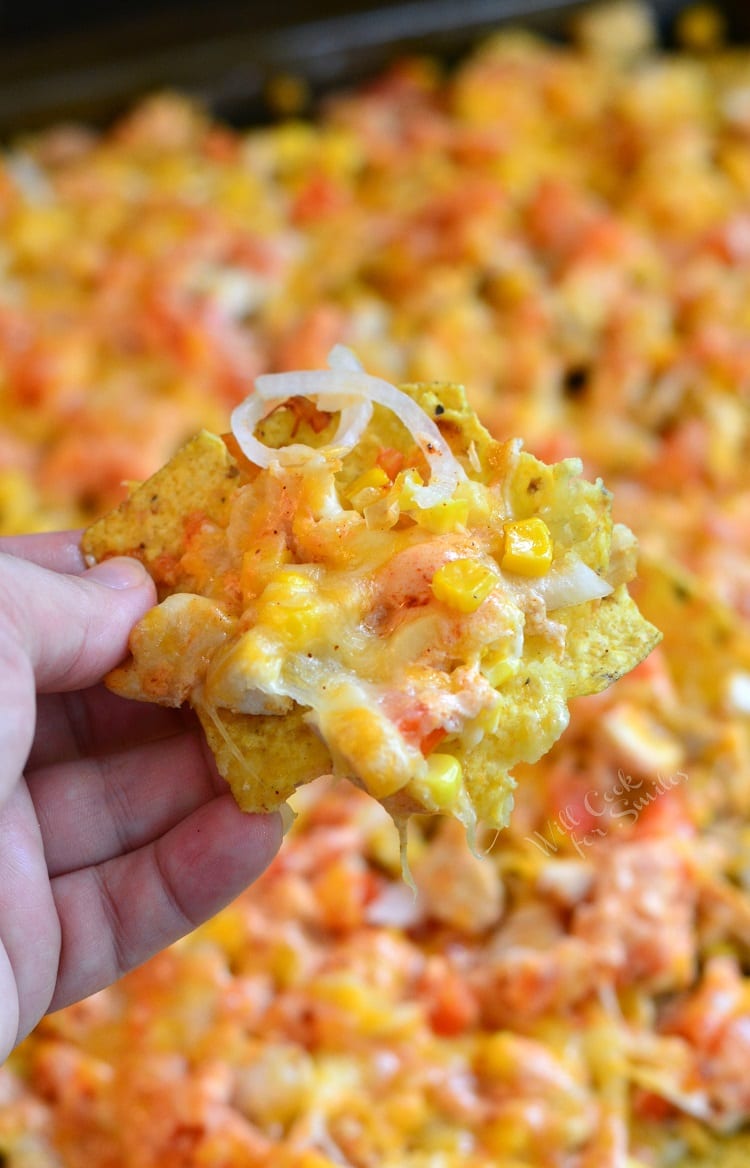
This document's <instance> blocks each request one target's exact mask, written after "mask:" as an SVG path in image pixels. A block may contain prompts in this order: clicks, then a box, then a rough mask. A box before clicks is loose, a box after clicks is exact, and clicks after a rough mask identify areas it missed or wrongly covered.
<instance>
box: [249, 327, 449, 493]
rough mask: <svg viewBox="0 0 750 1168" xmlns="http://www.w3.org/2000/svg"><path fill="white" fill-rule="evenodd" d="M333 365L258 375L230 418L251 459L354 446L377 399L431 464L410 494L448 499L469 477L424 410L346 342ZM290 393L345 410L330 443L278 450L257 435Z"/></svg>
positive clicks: (261, 461) (282, 458)
mask: <svg viewBox="0 0 750 1168" xmlns="http://www.w3.org/2000/svg"><path fill="white" fill-rule="evenodd" d="M329 363H330V364H331V365H332V366H333V367H332V368H330V369H314V370H304V371H301V372H298V373H272V374H264V375H263V376H261V377H258V378H257V379H256V382H255V389H256V393H255V394H254V395H251V396H250V397H248V398H246V399H245V401H244V402H242V403H241V404H240V405H239V406H237V408H236V409H235V410H234V412H233V413H232V420H231V424H232V432H233V433H234V436H235V438H236V439H237V442H238V443H239V445H240V448H241V449H242V451H243V453H244V454H245V455H246V456H247V458H249V459H250V461H251V462H254V463H256V464H257V465H258V466H262V467H267V466H270V465H271V464H272V463H274V462H276V463H282V462H283V463H286V464H288V463H290V462H293V461H299V460H304V459H306V458H310V457H311V456H312V455H313V454H315V453H317V454H320V453H321V451H324V450H326V449H328V450H332V449H337V450H338V449H343V450H351V449H352V447H353V446H354V445H355V444H356V443H357V441H358V440H359V438H360V437H361V435H362V433H363V431H364V429H365V427H366V426H367V423H368V422H369V420H370V416H371V414H372V405H373V402H377V403H378V404H379V405H382V406H385V408H386V409H389V410H391V411H392V412H393V413H394V414H395V415H396V417H397V418H398V419H399V420H400V421H401V422H402V423H403V425H404V426H405V427H406V429H407V430H408V431H409V433H410V434H411V435H412V437H413V438H414V441H415V442H416V443H417V445H418V446H419V447H420V449H421V451H422V453H423V454H424V456H425V458H426V460H427V462H428V465H429V467H430V481H429V483H427V484H425V485H422V486H419V487H416V488H414V489H413V492H412V496H413V498H414V502H415V503H416V504H417V506H418V507H420V508H425V507H434V506H436V505H437V504H438V503H442V502H445V501H446V500H447V499H450V498H451V496H452V495H453V492H454V491H455V489H456V487H457V485H458V483H459V482H461V481H462V480H463V479H465V477H466V476H465V474H464V471H463V468H462V467H461V465H460V463H459V462H458V461H457V459H456V458H455V456H454V454H453V452H452V450H451V449H450V447H449V446H448V444H447V442H446V441H445V439H444V438H443V436H442V434H441V433H440V431H439V429H438V428H437V426H436V425H435V423H434V422H433V421H432V419H431V418H429V417H428V416H427V414H426V413H425V412H424V410H423V409H421V408H420V406H418V405H417V403H416V402H414V401H412V399H411V398H410V397H408V395H407V394H405V393H402V392H401V390H399V389H396V387H395V386H394V385H391V384H390V383H389V382H387V381H383V380H382V379H381V378H379V377H372V376H370V374H368V373H365V372H364V371H363V370H362V369H361V368H360V367H359V362H358V361H357V358H356V357H355V356H354V354H353V353H350V352H349V351H348V350H347V349H344V348H343V346H340V345H337V346H336V347H335V349H333V350H332V351H331V354H330V357H329ZM291 397H309V398H314V399H315V400H316V403H317V404H320V405H322V408H323V409H325V408H326V406H328V408H329V409H330V410H331V411H334V410H341V417H340V419H339V426H338V430H337V432H336V435H335V436H334V438H333V440H332V442H331V443H330V445H329V446H328V447H320V448H318V450H317V451H316V450H315V449H314V448H313V447H309V446H303V445H301V444H299V445H290V446H287V447H283V448H281V449H279V450H275V449H273V448H271V447H269V446H266V445H265V444H264V443H262V442H260V441H259V440H258V439H257V438H256V437H255V433H254V432H255V428H256V426H257V425H258V423H259V422H260V421H261V420H262V419H263V418H264V417H265V416H266V415H267V414H268V413H270V412H271V410H273V409H275V408H276V406H277V405H280V404H281V403H282V402H284V401H287V400H288V399H289V398H291ZM352 399H354V400H352Z"/></svg>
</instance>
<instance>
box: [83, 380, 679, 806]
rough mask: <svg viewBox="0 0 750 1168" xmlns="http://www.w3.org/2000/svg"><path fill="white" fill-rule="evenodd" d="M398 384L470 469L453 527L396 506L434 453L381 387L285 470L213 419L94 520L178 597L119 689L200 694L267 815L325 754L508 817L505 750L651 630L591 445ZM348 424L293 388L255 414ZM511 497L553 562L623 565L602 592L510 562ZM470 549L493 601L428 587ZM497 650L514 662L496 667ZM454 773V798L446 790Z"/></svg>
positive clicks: (101, 546) (375, 786)
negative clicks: (495, 419) (215, 429)
mask: <svg viewBox="0 0 750 1168" xmlns="http://www.w3.org/2000/svg"><path fill="white" fill-rule="evenodd" d="M405 391H406V392H408V394H409V395H410V396H411V397H412V398H413V399H414V400H416V401H417V402H418V403H419V405H420V406H421V407H422V409H423V411H424V413H425V414H426V415H427V416H428V417H429V418H431V419H433V420H434V422H435V423H436V424H437V426H438V428H439V430H440V433H441V435H442V436H443V438H444V440H445V441H446V442H447V444H448V446H449V447H450V450H451V451H452V453H453V456H454V457H455V458H456V459H457V460H458V462H459V463H460V465H461V467H462V468H463V471H464V472H465V475H466V477H467V485H466V487H465V488H464V487H461V486H459V487H457V488H456V489H455V490H456V495H455V498H456V499H457V500H459V497H460V499H463V502H460V500H459V504H458V512H460V518H459V519H458V520H457V521H456V524H455V525H454V526H453V527H451V526H450V525H449V526H448V527H447V528H444V527H443V526H441V522H442V521H441V520H440V519H439V520H438V521H437V522H436V524H435V525H433V524H432V521H430V522H429V523H428V522H427V521H426V520H425V518H424V517H423V516H422V514H421V513H420V514H417V513H416V512H415V511H414V509H413V506H414V505H413V504H411V506H412V510H411V511H410V510H409V506H410V504H409V503H408V502H406V503H404V499H405V498H406V496H405V495H404V493H403V492H404V490H405V487H404V484H405V483H406V482H407V480H406V479H405V478H404V474H407V472H408V474H411V475H414V474H419V475H421V476H422V478H423V479H424V478H426V477H428V476H429V473H430V472H429V467H428V466H427V464H426V460H425V458H424V456H423V453H422V450H421V449H420V447H419V446H418V445H417V444H415V439H414V436H413V435H412V434H411V433H410V432H409V430H407V428H406V426H405V425H404V423H403V422H402V421H401V420H400V419H399V417H397V416H396V415H395V414H394V413H392V412H391V411H389V410H387V409H385V408H384V407H383V406H381V405H378V404H376V405H375V406H374V410H373V415H372V419H371V421H370V423H369V425H368V426H367V428H366V429H365V431H364V432H363V434H362V435H361V437H360V439H359V441H358V442H357V443H356V445H355V446H354V447H353V448H352V449H351V450H349V451H348V452H347V453H346V454H345V456H341V455H340V454H339V455H337V456H336V457H333V456H331V457H329V458H328V459H326V457H323V456H322V455H316V456H315V457H314V458H313V457H310V459H309V460H308V461H305V462H304V464H300V465H297V464H294V465H291V466H290V467H285V466H283V465H282V464H280V463H274V464H272V466H271V467H270V468H269V469H268V470H265V471H262V470H259V468H257V467H255V466H254V465H252V464H251V463H249V462H248V461H247V459H246V458H245V457H244V455H243V454H242V452H241V451H240V449H239V448H238V446H237V444H236V443H235V442H234V440H233V439H232V438H231V437H230V438H228V439H227V440H226V441H224V440H222V439H220V438H217V437H215V436H213V435H209V434H207V433H202V434H199V435H198V436H197V437H196V438H194V439H193V440H192V441H191V442H189V443H188V444H187V445H186V446H185V447H183V449H182V450H181V451H179V452H178V453H177V454H176V455H175V457H174V458H173V459H172V460H171V462H170V463H168V464H167V466H165V467H164V468H163V469H162V470H160V471H159V472H158V473H157V474H156V475H155V476H154V477H153V478H152V479H150V480H149V481H148V482H146V483H143V484H141V485H140V486H138V487H136V488H135V489H134V491H133V492H132V494H131V495H130V497H129V499H127V500H126V501H125V502H124V503H123V504H121V506H120V507H119V508H118V509H117V510H116V511H115V512H113V513H112V514H111V515H109V516H105V517H104V518H103V519H101V520H99V522H98V523H96V524H94V525H93V526H92V527H91V528H90V529H89V530H88V531H87V532H86V534H85V536H84V540H83V550H84V553H85V555H86V556H87V558H88V559H89V560H90V561H94V560H98V559H101V558H103V557H105V556H107V555H115V554H132V555H136V556H138V557H139V558H140V559H141V560H142V561H143V562H144V563H145V564H146V566H147V567H148V569H149V571H150V572H151V573H152V575H153V576H154V579H155V580H156V582H157V585H158V589H159V595H160V599H161V601H162V603H161V604H160V605H159V606H158V607H157V608H156V609H154V610H153V611H152V612H151V613H149V614H148V615H147V616H146V617H145V618H144V619H143V621H142V622H141V623H140V624H139V625H138V626H137V627H136V629H135V630H134V632H133V634H132V637H131V646H130V647H131V657H130V659H129V660H128V661H126V662H125V663H124V664H123V665H122V666H120V667H119V668H118V669H116V670H114V671H113V672H112V674H110V676H109V679H108V683H109V685H110V686H111V688H113V689H114V690H115V691H116V692H118V693H120V694H123V695H125V696H128V697H136V698H140V699H142V700H149V701H158V702H162V703H164V704H173V705H174V704H180V703H181V702H183V701H188V702H190V703H191V704H192V705H193V706H194V708H195V709H196V710H197V712H198V714H199V717H200V719H201V722H202V725H203V728H204V730H205V733H206V736H207V739H208V742H209V744H210V746H211V749H212V751H213V752H214V754H215V756H216V760H217V764H218V767H219V770H220V771H221V773H222V774H223V775H224V776H225V777H226V778H227V780H228V782H229V783H230V786H231V788H232V790H233V792H234V794H235V797H236V798H237V801H238V803H239V805H240V806H241V807H243V808H244V809H246V810H249V811H270V810H273V809H275V808H277V807H279V806H281V805H282V804H283V803H284V802H285V801H286V800H287V798H288V797H289V796H290V795H291V794H292V793H293V791H294V790H295V789H296V788H297V787H298V786H299V785H300V784H302V783H305V782H308V781H310V780H311V779H313V778H315V777H317V776H318V775H320V774H324V773H331V772H332V773H336V774H342V775H346V776H347V777H349V778H352V779H353V781H355V782H357V783H359V784H360V785H362V786H364V787H365V788H366V789H367V790H369V791H370V793H372V794H373V795H374V796H375V797H376V798H379V799H380V800H381V801H382V802H383V803H384V804H385V806H387V807H388V808H389V810H390V811H391V813H392V814H393V815H394V816H396V817H403V816H405V815H407V814H409V813H411V812H413V811H419V812H435V811H440V812H446V813H450V814H454V815H456V817H457V818H460V819H462V821H463V822H464V823H465V824H466V825H467V827H470V826H472V825H473V823H475V822H476V820H477V819H480V820H482V821H485V822H487V823H489V824H491V825H494V826H497V827H501V826H503V825H504V824H505V823H507V820H508V816H509V814H510V808H511V806H512V791H513V787H514V780H513V777H512V770H513V768H514V767H515V766H516V765H517V764H518V763H520V762H534V761H536V760H537V759H538V758H539V757H541V755H543V754H544V753H545V752H546V751H547V750H549V748H550V747H551V746H552V744H553V743H554V742H555V740H556V739H557V738H558V737H559V736H560V734H561V733H562V732H563V730H564V729H565V726H566V725H567V721H568V701H569V699H570V698H571V697H574V696H578V695H580V694H585V693H594V692H597V691H599V690H601V689H603V688H604V687H606V686H607V685H610V684H611V683H612V682H613V681H615V680H616V679H617V678H618V677H620V676H622V674H623V673H625V672H627V671H628V670H630V669H632V668H633V667H634V666H635V665H636V664H637V663H638V662H639V661H640V660H642V658H643V657H644V656H645V655H646V654H647V653H648V652H649V650H650V649H651V648H652V647H653V646H654V645H655V644H656V642H657V641H658V640H659V633H658V632H657V630H656V629H655V628H654V627H653V626H652V625H651V624H649V623H648V622H647V621H646V620H645V619H644V618H643V617H642V616H641V614H640V613H639V611H638V608H637V607H636V605H635V603H634V601H633V600H632V599H631V597H630V596H629V594H628V591H627V588H626V579H627V577H628V575H629V574H632V563H633V560H634V557H633V556H630V555H626V556H624V557H620V559H621V563H620V564H619V567H618V565H617V564H616V562H615V561H616V559H617V555H616V547H617V546H618V539H619V536H618V538H615V535H614V532H615V529H614V528H613V524H612V519H611V496H610V493H609V492H608V491H607V490H606V488H605V487H604V486H603V485H602V483H601V482H596V483H590V482H587V481H586V480H585V479H583V478H582V477H581V465H580V463H579V462H578V461H577V460H575V459H567V460H565V461H564V462H561V463H558V464H556V465H554V466H547V465H545V464H544V463H542V462H540V461H539V460H538V459H536V458H534V457H533V456H532V455H531V454H528V453H526V452H524V451H523V450H522V449H521V447H520V443H519V442H518V441H507V442H498V441H496V440H494V439H493V438H492V437H491V436H490V435H489V434H488V432H487V431H486V430H485V429H484V427H483V426H482V425H481V423H480V422H479V420H478V419H477V417H476V415H475V414H474V413H473V412H472V410H471V409H470V408H469V406H468V404H467V401H466V397H465V395H464V392H463V390H462V389H461V388H460V387H459V386H454V385H437V384H434V385H422V386H408V387H405ZM332 431H333V427H332V424H331V419H330V416H329V415H327V414H325V413H323V412H322V411H320V410H318V409H317V408H316V407H315V406H313V405H312V403H311V402H309V401H306V400H305V401H303V402H302V404H300V402H299V400H298V399H291V400H290V402H288V403H287V404H286V405H284V406H282V407H281V408H279V409H277V410H276V411H275V412H274V413H272V414H271V415H270V416H269V417H267V418H266V419H264V421H263V422H262V423H261V424H260V425H259V426H258V427H257V430H256V433H257V435H258V437H259V438H260V439H261V440H263V441H265V442H266V444H272V445H282V446H283V445H287V444H289V443H290V442H293V443H295V444H299V443H304V444H305V445H306V446H309V447H313V446H316V447H323V448H325V446H326V443H327V442H329V441H330V436H331V433H332ZM394 459H395V463H394ZM386 463H389V464H393V466H394V467H395V468H396V469H393V468H392V469H391V471H390V475H386V474H385V473H384V472H383V470H382V465H385V464H386ZM399 466H403V467H404V468H405V470H403V471H401V472H399V471H398V467H399ZM409 468H412V469H411V470H409ZM373 472H374V477H373ZM368 475H369V476H370V477H369V478H368ZM363 476H364V479H363ZM416 481H418V480H416ZM362 483H364V484H365V485H364V486H362V485H361V484H362ZM372 483H374V484H375V485H374V486H373V485H372ZM368 484H369V485H368ZM472 484H474V485H472ZM462 491H463V494H462V493H461V492H462ZM371 504H372V506H371ZM368 507H369V508H370V509H369V510H368ZM507 515H510V516H512V518H513V521H514V522H515V521H519V520H521V521H522V520H528V519H533V520H534V521H535V522H539V521H541V526H542V529H544V528H545V527H546V529H547V531H548V532H549V534H550V536H551V540H552V543H553V545H554V548H555V556H556V557H557V558H556V560H555V563H556V564H557V565H558V570H559V571H560V572H563V573H564V572H565V571H566V570H567V567H566V566H568V567H569V565H570V564H582V565H584V566H585V568H583V569H581V570H582V571H585V572H587V573H588V576H587V580H588V582H589V586H590V583H591V581H592V580H593V581H598V580H599V578H600V577H607V576H608V574H609V576H611V578H612V582H613V588H612V590H611V592H610V594H609V595H606V596H604V598H594V599H589V600H584V601H582V602H575V603H573V602H571V601H564V602H563V601H561V602H560V604H561V605H562V606H561V607H558V608H556V609H555V611H553V612H552V613H551V614H548V613H546V611H545V605H544V603H543V601H542V599H540V596H541V594H540V593H537V592H535V591H534V583H535V579H536V576H535V575H534V571H533V565H532V570H531V575H530V576H529V578H526V577H524V576H523V575H521V576H514V574H513V573H511V574H510V575H508V573H507V572H506V573H505V575H503V573H502V572H501V570H500V567H499V566H498V565H499V559H500V558H501V556H502V546H503V539H504V536H503V529H502V521H503V518H504V517H505V516H507ZM620 534H621V533H620ZM619 542H620V543H622V540H621V539H620V541H619ZM625 542H626V543H627V541H625ZM457 549H458V550H457ZM461 549H466V555H467V556H469V562H474V561H473V560H472V559H471V556H475V555H476V556H479V560H477V562H478V563H480V564H481V565H484V566H485V567H486V566H487V565H489V567H490V569H492V570H493V571H495V570H496V572H497V583H498V584H499V585H500V586H501V589H502V591H501V592H497V590H495V592H494V593H493V595H494V596H495V600H494V601H493V602H491V603H490V605H489V607H488V608H487V607H485V608H482V607H481V605H482V604H483V603H484V602H483V601H480V602H478V605H474V608H473V609H472V610H471V613H469V612H468V610H467V612H464V611H462V610H461V607H460V606H461V601H460V600H459V601H457V602H456V604H457V605H458V607H457V608H455V609H454V608H453V607H451V604H450V603H443V602H441V601H440V600H439V599H436V594H435V593H433V592H432V590H431V579H432V576H433V574H434V572H435V570H436V564H438V563H442V562H448V561H450V560H451V559H455V558H457V557H458V558H459V559H460V558H461V555H460V554H459V553H460V552H461ZM435 556H437V557H438V558H437V560H435V562H434V563H433V562H432V559H434V557H435ZM493 557H495V558H493ZM622 564H626V565H628V566H627V567H626V568H625V569H623V567H622ZM623 577H624V578H625V579H623ZM506 586H507V591H506V590H505V589H506ZM492 587H493V588H494V585H493V586H492ZM607 587H608V586H607ZM399 589H402V591H403V590H404V589H405V591H403V595H401V592H399ZM410 590H411V591H410ZM493 603H494V605H495V607H494V608H493ZM475 610H476V612H477V614H478V615H477V616H472V613H473V612H474V611H475ZM496 610H497V611H496ZM485 612H487V613H489V617H485V616H483V614H484V613H485ZM493 614H494V615H493ZM483 620H489V624H487V625H486V630H485V626H484V625H483V624H482V621H483ZM493 620H494V622H495V623H494V624H493V623H492V622H493ZM420 621H422V624H420ZM430 622H432V624H431V623H430ZM472 622H473V623H472ZM503 622H504V623H503ZM472 630H473V631H472ZM498 638H499V639H498ZM519 645H521V646H522V647H521V648H519ZM467 646H468V647H467ZM506 652H507V653H508V654H509V656H508V661H507V663H506V662H505V659H504V658H503V653H506ZM493 653H494V657H495V658H497V657H498V654H499V656H500V658H501V661H500V667H499V669H498V668H496V667H495V666H494V665H493V666H492V668H490V667H489V666H488V665H487V662H488V660H489V657H492V654H493ZM488 655H489V656H488ZM493 660H494V658H493ZM506 664H507V668H505V665H506ZM482 670H484V673H483V672H482ZM488 677H492V681H491V683H490V682H489V681H488V680H487V678H488ZM437 709H440V710H441V711H442V713H441V715H440V717H441V718H442V721H440V720H438V723H437V724H436V723H435V719H436V718H437V717H438V715H437V714H436V713H435V710H437ZM431 718H432V721H430V719H431ZM420 719H421V722H420ZM438 763H439V766H438ZM410 768H411V769H410ZM436 768H437V769H436ZM446 775H448V776H449V777H448V778H447V779H446ZM457 775H458V776H460V779H459V778H457V777H456V776H457ZM436 776H437V777H436ZM450 783H452V784H453V785H454V787H456V784H458V785H457V788H456V791H457V792H458V793H456V791H453V788H451V791H453V793H452V794H450V793H449V794H446V791H447V789H448V787H447V786H446V784H448V786H449V785H450ZM441 784H442V786H441Z"/></svg>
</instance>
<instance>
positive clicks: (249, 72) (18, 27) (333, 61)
mask: <svg viewBox="0 0 750 1168" xmlns="http://www.w3.org/2000/svg"><path fill="white" fill-rule="evenodd" d="M585 7H587V4H586V3H569V2H567V3H566V2H563V0H461V2H460V3H456V0H407V2H405V3H403V2H402V3H398V2H394V0H319V2H317V3H316V2H315V0H286V3H284V4H282V5H278V6H275V7H274V6H273V5H271V6H268V5H263V6H260V5H253V4H248V3H244V4H241V3H238V2H237V0H218V2H217V3H216V4H213V5H212V4H208V3H197V2H196V0H193V3H187V4H185V3H183V4H179V3H177V0H160V2H159V3H146V2H145V0H131V2H130V3H128V4H125V3H122V2H121V0H116V2H115V3H110V4H107V5H102V4H101V3H94V2H93V0H71V2H70V3H68V4H65V5H56V6H54V7H50V6H48V5H46V4H44V3H41V4H40V3H39V2H38V0H36V2H32V3H29V4H27V5H26V6H18V5H11V6H5V5H3V6H2V8H0V135H2V136H3V137H4V138H6V139H7V138H8V137H9V136H11V135H14V134H17V133H22V132H24V131H32V130H34V129H38V128H40V127H43V126H46V125H50V124H52V123H55V122H60V121H67V120H85V121H91V122H98V123H102V122H106V121H107V120H109V119H111V118H112V117H114V116H116V115H117V114H118V113H120V112H121V111H122V110H123V109H125V108H126V107H127V106H128V105H129V104H131V103H132V102H134V101H135V100H137V99H138V98H139V97H140V96H142V95H143V94H145V93H147V92H149V91H153V90H154V89H161V88H176V89H179V90H181V91H183V92H185V93H188V94H189V95H192V96H194V97H195V98H197V99H198V100H200V101H202V102H203V103H204V104H205V105H206V106H207V107H208V108H209V109H210V110H211V112H212V113H213V114H214V115H215V116H217V117H220V118H225V119H228V120H229V121H232V122H235V123H251V122H258V121H262V120H267V119H268V118H269V116H270V115H271V114H272V113H273V112H274V111H273V109H272V108H271V106H270V105H269V100H268V93H269V85H270V83H271V82H272V81H273V79H274V78H275V77H278V76H279V75H282V76H283V75H287V74H291V75H293V76H294V77H296V78H299V79H300V80H301V81H302V82H304V84H305V86H306V87H307V89H308V90H309V93H310V94H311V96H312V97H313V98H314V97H316V96H317V95H318V94H320V93H323V92H325V91H326V90H329V89H331V88H334V87H337V86H345V85H350V84H354V83H357V82H361V81H362V80H363V79H365V78H366V77H368V76H371V75H373V74H374V73H376V72H377V71H378V70H380V69H382V68H383V67H384V66H386V65H387V64H388V63H389V62H390V61H392V60H393V59H394V58H395V57H397V56H399V55H403V54H404V53H407V52H431V53H438V54H440V55H441V56H445V57H451V56H456V55H458V54H460V53H461V52H463V51H465V50H466V49H467V48H469V47H470V45H471V44H472V43H473V42H475V41H476V40H477V38H478V37H480V36H481V35H482V34H486V33H488V32H490V31H491V30H492V29H495V28H500V27H502V26H504V25H507V24H509V23H513V24H520V25H523V26H524V27H526V28H531V29H535V30H538V31H540V32H543V33H545V34H547V35H551V36H554V37H564V36H565V33H566V26H567V24H568V22H569V20H570V18H571V15H572V14H574V13H575V12H576V11H580V10H581V9H583V8H585ZM685 7H686V5H685V3H684V0H652V8H653V9H654V11H655V13H656V16H657V19H658V21H659V27H660V32H661V34H662V36H663V38H664V40H665V42H666V43H669V37H670V30H671V28H672V25H673V22H674V19H675V17H676V16H677V15H678V14H679V12H680V11H681V10H682V9H683V8H685ZM714 7H717V8H719V9H721V11H722V13H723V14H724V16H725V18H726V22H727V32H728V36H729V39H730V40H736V41H745V40H748V39H750V5H746V4H745V3H744V0H735V2H733V3H732V2H725V3H723V4H715V5H714Z"/></svg>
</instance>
